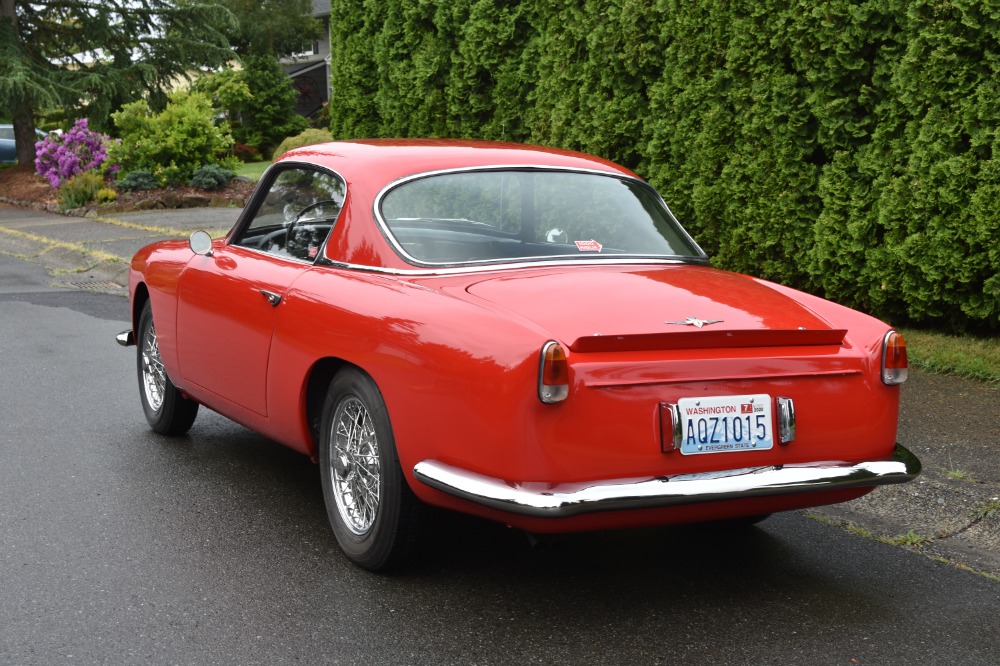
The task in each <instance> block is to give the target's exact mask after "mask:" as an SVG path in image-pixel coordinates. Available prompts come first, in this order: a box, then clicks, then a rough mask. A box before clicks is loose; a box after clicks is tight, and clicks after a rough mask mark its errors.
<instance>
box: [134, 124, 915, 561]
mask: <svg viewBox="0 0 1000 666" xmlns="http://www.w3.org/2000/svg"><path fill="white" fill-rule="evenodd" d="M129 293H130V298H131V312H132V327H131V329H130V330H128V331H125V332H123V333H122V334H121V335H119V336H118V341H119V342H120V343H121V344H123V345H126V346H128V345H137V347H138V353H137V357H136V363H137V375H138V382H139V396H140V400H141V403H142V407H143V410H144V412H145V415H146V418H147V420H148V422H149V424H150V425H151V426H152V428H153V429H154V430H156V431H157V432H160V433H164V434H168V435H177V434H181V433H184V432H186V431H187V430H188V429H189V428H190V427H191V425H192V423H193V422H194V419H195V416H196V414H197V411H198V407H199V405H205V406H207V407H209V408H210V409H212V410H214V411H217V412H219V413H221V414H223V415H225V416H227V417H229V418H231V419H233V420H234V421H237V422H239V423H242V424H244V425H246V426H248V427H249V428H251V429H253V430H255V431H257V432H259V433H262V434H264V435H265V436H267V437H270V438H272V439H274V440H276V441H278V442H281V443H282V444H285V445H287V446H289V447H291V448H293V449H295V450H297V451H300V452H302V453H303V454H305V455H308V456H311V457H312V458H313V459H314V460H316V461H318V462H319V464H320V468H321V478H322V485H323V495H324V498H325V501H326V507H327V512H328V515H329V518H330V523H331V526H332V528H333V531H334V534H335V535H336V538H337V540H338V542H339V544H340V546H341V548H342V549H343V550H344V552H345V553H346V554H347V556H348V557H349V558H350V559H351V560H353V561H354V562H356V563H357V564H359V565H361V566H363V567H366V568H369V569H373V570H378V569H384V568H387V567H391V566H393V565H396V564H399V563H401V562H403V561H405V559H406V558H407V557H408V556H409V555H410V554H411V553H412V552H413V544H414V543H415V542H416V536H417V533H418V532H419V530H420V524H421V515H422V512H423V509H424V506H425V505H428V504H429V505H435V506H438V507H444V508H447V509H453V510H456V511H462V512H466V513H470V514H474V515H478V516H482V517H485V518H489V519H492V520H496V521H500V522H503V523H505V524H508V525H511V526H514V527H518V528H521V529H523V530H526V531H528V532H533V533H555V532H568V531H579V530H603V529H611V528H622V527H636V526H650V525H665V524H673V523H687V522H695V521H717V520H723V519H726V520H728V521H733V520H737V521H743V522H754V521H757V520H760V519H761V518H763V517H766V516H767V515H769V514H771V513H773V512H776V511H785V510H790V509H800V508H803V507H809V506H815V505H821V504H829V503H834V502H842V501H845V500H850V499H854V498H856V497H859V496H861V495H864V494H865V493H867V492H869V491H870V490H872V489H873V488H874V487H876V486H878V485H881V484H888V483H899V482H904V481H908V480H911V479H913V478H914V477H915V476H916V475H917V474H918V473H919V470H920V464H919V462H918V461H917V459H916V458H915V457H914V456H913V455H912V454H910V453H909V452H908V451H907V450H906V449H905V448H904V447H902V446H900V445H899V444H897V442H896V424H897V415H898V409H899V393H900V384H901V383H902V382H903V381H905V379H906V376H907V363H906V348H905V343H904V341H903V338H902V336H900V335H899V334H898V333H897V332H895V331H894V330H893V329H892V328H891V327H890V326H888V325H886V324H884V323H882V322H880V321H878V320H876V319H873V318H872V317H869V316H867V315H864V314H862V313H860V312H856V311H853V310H849V309H847V308H845V307H842V306H839V305H836V304H834V303H831V302H828V301H825V300H823V299H821V298H817V297H815V296H811V295H809V294H805V293H802V292H799V291H796V290H794V289H790V288H788V287H784V286H780V285H777V284H773V283H770V282H767V281H765V280H761V279H757V278H753V277H748V276H746V275H738V274H734V273H729V272H726V271H722V270H718V269H715V268H712V267H711V266H710V265H709V261H708V257H706V255H705V253H704V252H703V251H702V250H701V248H700V247H699V246H698V244H697V243H696V242H695V241H694V240H693V239H692V238H691V237H690V236H689V235H688V234H687V232H685V230H684V229H683V228H682V227H681V225H680V224H679V223H678V222H677V220H676V219H675V218H674V216H673V215H672V214H671V212H670V210H669V209H668V207H667V206H666V205H665V203H664V202H663V201H662V199H661V198H660V196H659V195H658V194H657V193H656V191H655V190H653V188H652V187H650V186H649V185H648V184H646V183H645V182H643V181H642V180H641V179H639V178H638V177H637V176H636V175H635V174H633V173H631V172H629V171H628V170H626V169H624V168H622V167H620V166H617V165H615V164H612V163H610V162H607V161H605V160H601V159H598V158H596V157H592V156H588V155H583V154H580V153H572V152H566V151H561V150H553V149H545V148H538V147H528V146H519V145H511V144H495V143H478V142H448V141H436V140H425V141H416V140H409V141H402V140H401V141H387V140H379V141H358V142H350V143H347V142H345V143H330V144H323V145H318V146H309V147H306V148H301V149H297V150H293V151H290V152H288V153H286V154H285V155H284V156H283V157H282V158H281V159H280V160H279V161H278V162H276V163H275V164H274V165H273V166H272V167H271V168H270V169H269V170H268V171H267V172H266V173H265V174H264V176H263V177H262V178H261V180H260V182H259V184H258V187H257V190H256V192H255V193H254V195H253V197H252V198H251V200H250V202H249V204H248V205H247V207H246V209H245V210H244V211H243V213H242V215H241V216H240V218H239V220H238V221H237V223H236V225H235V227H234V228H233V229H232V231H231V232H230V233H229V235H228V236H226V237H225V238H221V239H216V240H212V239H210V238H209V237H208V235H207V234H205V233H204V232H196V233H195V234H194V235H193V236H192V238H191V240H190V242H183V241H164V242H160V243H156V244H153V245H150V246H148V247H146V248H144V249H142V250H140V251H139V252H138V253H137V254H136V255H135V257H134V258H133V260H132V263H131V269H130V276H129Z"/></svg>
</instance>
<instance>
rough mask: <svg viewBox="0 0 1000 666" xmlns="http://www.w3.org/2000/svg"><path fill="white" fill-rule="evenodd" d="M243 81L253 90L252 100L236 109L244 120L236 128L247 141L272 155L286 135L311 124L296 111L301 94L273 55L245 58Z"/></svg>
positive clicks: (240, 104)
mask: <svg viewBox="0 0 1000 666" xmlns="http://www.w3.org/2000/svg"><path fill="white" fill-rule="evenodd" d="M243 64H244V67H245V69H244V70H243V72H242V74H243V80H244V81H246V84H247V86H248V88H249V90H250V92H251V93H252V96H251V98H250V99H248V100H246V101H243V102H242V103H239V104H238V105H237V107H236V109H235V111H236V112H237V113H236V115H238V116H239V117H240V119H241V120H242V123H241V124H240V125H239V126H237V127H235V128H234V129H233V131H234V132H235V133H236V138H237V139H238V140H239V141H242V142H243V143H248V144H250V145H251V146H255V147H257V149H258V150H260V151H261V152H262V153H264V154H269V153H270V152H271V149H272V148H273V147H274V145H275V144H276V143H278V142H279V141H281V139H282V138H283V137H286V136H291V135H293V134H297V133H299V132H301V131H302V130H304V129H306V128H307V127H308V126H309V121H307V120H306V119H305V118H303V117H302V116H300V115H298V114H297V113H295V103H296V101H297V100H298V97H299V93H298V92H297V91H296V90H295V88H293V87H292V83H291V80H290V79H289V78H288V75H287V74H285V72H284V70H282V69H281V65H279V64H278V61H277V60H275V59H274V58H273V57H271V56H251V57H247V58H244V60H243Z"/></svg>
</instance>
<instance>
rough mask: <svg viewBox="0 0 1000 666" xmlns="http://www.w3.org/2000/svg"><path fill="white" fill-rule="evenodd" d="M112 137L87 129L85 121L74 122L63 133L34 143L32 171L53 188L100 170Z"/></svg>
mask: <svg viewBox="0 0 1000 666" xmlns="http://www.w3.org/2000/svg"><path fill="white" fill-rule="evenodd" d="M109 143H111V138H110V137H109V136H107V135H106V134H101V133H100V132H93V131H91V130H90V129H88V128H87V119H86V118H81V119H80V120H78V121H76V124H74V125H73V128H72V129H71V130H69V131H68V132H63V133H62V134H58V135H57V134H50V135H48V136H47V137H45V138H44V139H42V140H41V141H39V142H38V143H36V144H35V171H37V172H38V173H39V174H41V175H42V176H44V177H45V178H46V179H47V180H48V181H49V183H50V184H51V185H52V187H54V188H57V189H58V188H59V186H60V185H62V184H63V183H65V182H66V181H67V180H69V179H70V178H72V177H73V176H75V175H77V174H80V173H83V172H85V171H91V170H93V169H97V168H99V167H100V166H101V165H102V164H103V163H104V162H105V160H107V159H108V151H107V147H108V144H109Z"/></svg>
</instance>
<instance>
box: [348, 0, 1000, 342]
mask: <svg viewBox="0 0 1000 666" xmlns="http://www.w3.org/2000/svg"><path fill="white" fill-rule="evenodd" d="M332 6H333V16H334V21H333V22H332V24H333V35H332V37H333V40H332V41H333V45H334V48H333V53H332V56H331V59H332V71H333V88H334V95H333V99H332V100H331V102H330V116H331V131H332V133H333V135H334V136H335V137H339V138H350V137H359V136H376V137H377V136H404V137H406V136H410V137H412V136H450V137H468V138H487V139H503V140H512V141H520V142H530V143H538V144H543V145H551V146H559V147H565V148H572V149H578V150H584V151H587V152H591V153H595V154H598V155H601V156H603V157H607V158H609V159H612V160H615V161H617V162H619V163H622V164H624V165H625V166H628V167H630V168H633V169H635V170H636V171H637V172H639V173H641V174H642V175H643V176H645V177H646V178H648V179H649V180H650V181H651V182H652V183H653V184H654V185H655V186H656V187H657V188H658V189H659V190H660V191H661V192H662V193H663V195H664V197H665V198H666V200H667V201H668V203H669V204H670V205H671V207H672V209H673V210H674V212H675V213H676V214H677V215H678V217H680V218H681V220H682V222H684V224H685V226H686V227H687V228H688V229H689V230H690V231H691V232H692V233H693V234H694V235H695V237H696V238H697V239H698V241H699V242H700V243H701V244H702V246H703V247H704V248H705V249H706V251H708V252H709V253H710V254H711V255H712V256H713V263H714V264H715V265H717V266H720V267H723V268H727V269H731V270H737V271H741V272H746V273H750V274H753V275H758V276H761V277H764V278H768V279H774V280H777V281H781V282H784V283H787V284H791V285H793V286H796V287H799V288H802V289H806V290H808V291H812V292H814V293H818V294H821V295H823V296H826V297H828V298H831V299H833V300H836V301H839V302H841V303H844V304H845V305H850V306H852V307H857V308H860V309H862V310H866V311H869V312H872V313H874V314H876V315H879V316H882V317H886V318H889V319H891V320H893V321H894V322H898V323H904V322H905V323H911V324H921V325H924V326H936V327H941V328H945V329H951V330H979V331H991V332H995V331H997V330H1000V222H998V213H1000V164H998V163H997V162H995V160H994V152H996V151H997V150H998V149H1000V6H997V5H995V4H994V3H983V2H981V0H867V1H864V0H862V1H859V0H798V1H797V0H784V1H778V0H525V1H523V2H517V1H514V0H380V1H379V2H364V3H358V2H352V1H350V0H333V2H332ZM997 158H998V159H1000V154H998V155H997Z"/></svg>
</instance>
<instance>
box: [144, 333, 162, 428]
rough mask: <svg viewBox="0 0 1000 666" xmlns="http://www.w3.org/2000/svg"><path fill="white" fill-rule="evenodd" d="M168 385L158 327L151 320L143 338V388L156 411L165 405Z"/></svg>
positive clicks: (147, 400)
mask: <svg viewBox="0 0 1000 666" xmlns="http://www.w3.org/2000/svg"><path fill="white" fill-rule="evenodd" d="M166 386H167V373H166V372H164V370H163V360H162V359H161V358H160V346H159V345H158V344H157V343H156V329H155V328H154V327H153V324H152V322H150V324H149V327H148V328H147V329H146V335H145V336H143V339H142V390H143V391H144V392H145V394H146V402H147V404H149V407H150V409H152V410H153V411H154V412H158V411H160V408H161V407H162V406H163V395H164V391H165V390H166Z"/></svg>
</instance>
